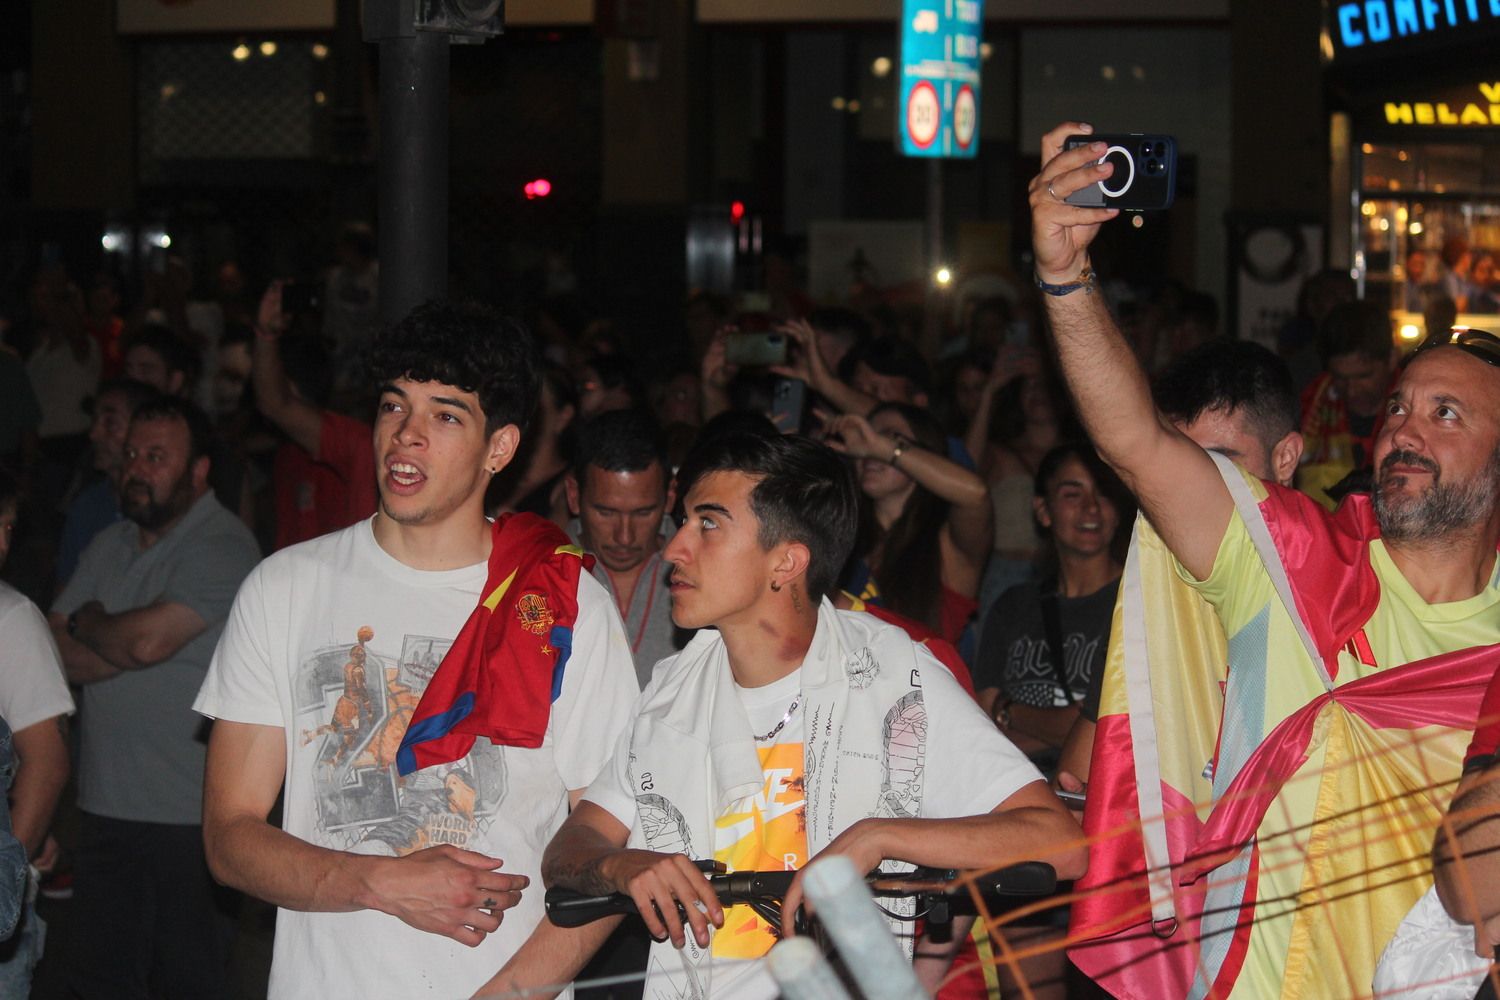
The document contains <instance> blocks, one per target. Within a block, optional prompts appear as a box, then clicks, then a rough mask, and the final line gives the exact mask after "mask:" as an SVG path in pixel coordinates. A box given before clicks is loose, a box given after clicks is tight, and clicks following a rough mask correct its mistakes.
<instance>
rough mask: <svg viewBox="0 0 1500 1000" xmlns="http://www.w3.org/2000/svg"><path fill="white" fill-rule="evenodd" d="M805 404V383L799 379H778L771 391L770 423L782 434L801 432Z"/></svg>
mask: <svg viewBox="0 0 1500 1000" xmlns="http://www.w3.org/2000/svg"><path fill="white" fill-rule="evenodd" d="M806 403H807V383H806V382H804V381H802V380H801V379H800V378H779V379H777V380H776V387H775V388H773V389H772V390H771V423H773V424H775V425H776V429H777V430H778V431H780V432H781V433H783V434H796V433H797V432H799V431H801V430H802V408H803V406H805V405H806Z"/></svg>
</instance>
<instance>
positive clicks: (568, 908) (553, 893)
mask: <svg viewBox="0 0 1500 1000" xmlns="http://www.w3.org/2000/svg"><path fill="white" fill-rule="evenodd" d="M545 900H546V902H545V906H546V908H547V919H548V920H550V921H552V923H553V924H554V925H556V926H558V927H582V926H583V925H584V924H590V923H593V922H594V921H595V920H601V919H603V918H604V917H612V916H615V915H617V914H629V913H634V912H635V900H633V899H631V898H630V897H629V896H627V895H625V894H624V893H622V892H616V893H611V894H610V895H608V896H586V895H584V894H583V893H581V892H574V891H573V890H572V889H548V890H547V895H546V897H545Z"/></svg>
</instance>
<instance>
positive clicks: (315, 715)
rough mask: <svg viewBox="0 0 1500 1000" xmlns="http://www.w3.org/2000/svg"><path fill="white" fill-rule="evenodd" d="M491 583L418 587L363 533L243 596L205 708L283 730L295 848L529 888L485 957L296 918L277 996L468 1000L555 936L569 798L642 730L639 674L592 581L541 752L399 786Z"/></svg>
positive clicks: (504, 753)
mask: <svg viewBox="0 0 1500 1000" xmlns="http://www.w3.org/2000/svg"><path fill="white" fill-rule="evenodd" d="M485 577H486V566H485V565H484V564H483V563H481V564H478V565H474V566H469V567H465V568H463V569H457V570H451V571H446V572H423V571H419V570H413V569H411V568H409V567H407V566H405V565H404V564H402V563H400V562H398V561H397V560H396V559H394V558H392V557H391V556H390V555H389V554H387V553H386V552H385V551H384V550H383V549H382V548H380V546H379V545H378V544H377V543H376V541H375V537H374V534H373V532H372V530H371V522H370V521H362V522H360V523H359V524H356V525H353V526H352V527H349V528H346V529H344V530H343V531H339V532H335V533H333V534H330V535H324V536H323V537H321V538H317V539H314V540H312V541H310V542H306V543H304V544H302V545H296V546H292V547H291V548H288V549H285V550H283V551H281V552H278V553H277V554H275V555H273V556H271V557H270V558H269V559H267V560H265V562H263V563H261V565H260V566H259V567H258V568H257V569H256V570H255V572H253V573H252V574H251V575H250V577H249V578H248V579H247V580H246V581H245V584H244V586H243V587H242V588H241V590H240V593H239V595H238V597H236V599H235V604H234V609H233V611H232V612H231V613H230V617H229V621H228V623H227V625H226V626H225V629H224V635H223V638H222V639H221V640H220V643H219V647H218V650H217V651H216V653H215V654H214V660H213V664H212V666H211V667H210V669H209V673H208V678H207V680H206V682H205V683H204V686H203V690H202V691H201V692H200V693H199V696H198V701H197V703H196V704H195V706H194V707H195V708H196V709H197V710H198V711H199V712H202V713H203V714H204V715H208V716H210V717H213V718H217V719H224V720H228V721H233V722H244V723H252V724H258V725H267V726H277V727H280V728H282V729H283V730H285V733H286V753H287V773H286V787H285V801H284V819H283V826H284V828H285V829H286V831H287V832H288V833H291V834H292V835H294V836H296V837H299V838H301V839H303V840H306V841H309V842H310V843H313V844H317V845H319V846H321V847H328V848H333V849H336V850H343V851H351V852H354V853H357V854H372V855H382V856H388V857H400V856H404V855H408V854H411V853H413V852H415V851H419V850H422V849H424V848H428V847H436V846H439V845H442V844H452V845H454V846H457V847H461V848H465V849H467V850H473V851H478V852H480V853H483V854H488V855H490V856H492V857H498V858H503V859H505V864H504V869H503V870H505V871H508V872H514V873H519V874H524V875H528V876H530V878H531V887H530V888H529V889H528V890H527V891H526V892H525V893H523V895H522V900H521V903H520V904H519V905H518V906H516V907H515V908H513V909H510V910H507V911H506V912H505V919H504V921H503V922H502V923H501V925H500V928H499V930H498V931H496V932H495V933H493V934H491V935H489V936H488V937H487V938H486V939H485V941H484V943H483V944H482V945H480V946H479V947H478V948H473V949H470V948H468V947H465V946H464V945H461V944H459V943H458V942H456V941H453V940H452V939H450V938H446V937H442V936H439V935H436V934H430V933H426V932H423V931H419V930H416V929H415V928H412V927H409V926H408V925H406V924H405V923H402V922H401V921H400V920H398V919H396V918H395V917H392V916H389V915H387V914H385V913H381V912H379V911H375V910H361V911H356V912H353V913H301V912H295V911H289V910H282V911H280V912H279V913H278V915H277V921H276V944H275V953H274V959H273V963H272V967H271V983H270V996H272V997H276V998H286V997H308V998H318V1000H325V998H328V997H335V996H351V997H362V998H367V1000H373V998H377V997H403V998H405V997H424V996H425V997H443V998H450V997H461V996H469V995H470V994H471V993H472V992H473V991H474V990H475V989H477V988H478V987H479V986H480V985H481V984H482V983H484V982H485V981H486V980H487V979H488V978H489V977H490V976H491V975H493V974H494V973H495V971H496V970H498V969H499V968H500V966H501V965H502V964H504V962H505V960H506V959H507V958H508V957H509V956H510V955H511V954H512V953H513V952H514V951H515V950H516V948H518V947H519V946H520V944H521V943H522V942H523V941H525V939H526V937H527V936H528V935H529V934H530V933H531V930H532V928H533V927H534V926H535V925H536V923H537V921H538V920H540V919H541V917H542V912H543V911H542V882H541V878H540V865H541V854H542V849H543V848H544V847H545V846H546V844H547V841H548V840H549V839H550V838H551V836H552V834H553V833H554V832H555V831H556V830H557V827H558V826H559V825H561V823H562V821H563V819H564V818H565V817H566V815H567V805H568V803H567V793H568V791H569V790H570V789H578V788H584V787H586V786H587V785H588V784H589V783H590V782H591V781H592V780H593V778H594V776H595V775H596V774H597V772H598V771H599V769H600V767H602V766H603V764H604V763H605V762H606V761H607V760H608V757H609V752H610V750H611V749H612V748H613V746H614V744H615V742H616V740H617V739H618V738H619V735H620V733H621V732H622V731H623V729H624V727H625V725H626V723H627V722H628V721H629V718H630V710H631V705H632V704H633V703H634V700H635V697H636V681H635V669H634V666H633V662H632V660H631V656H630V647H629V645H628V643H627V642H626V640H625V635H624V630H623V629H622V628H621V626H620V621H619V616H618V614H617V613H616V612H615V610H614V606H613V603H612V602H611V601H610V599H609V597H608V595H607V594H606V593H605V591H604V589H603V588H602V587H600V586H599V584H598V583H597V582H595V581H594V579H593V578H592V577H590V576H589V575H588V574H587V573H584V574H581V575H580V578H579V583H578V617H577V620H576V622H575V624H574V627H573V647H572V655H571V658H570V659H569V660H568V664H567V668H566V671H565V673H564V677H563V688H562V693H561V696H560V697H559V698H558V700H557V701H556V702H555V703H554V704H553V706H552V717H551V721H550V722H549V725H548V729H547V734H546V738H545V739H544V741H543V744H542V746H541V747H539V748H537V749H519V748H516V747H497V746H494V745H492V744H491V743H489V742H488V741H487V740H484V739H480V740H477V741H476V742H475V744H474V748H473V750H472V751H471V752H470V753H469V755H468V756H467V757H465V758H464V759H463V760H460V761H457V762H454V763H452V764H444V765H438V766H434V767H429V768H425V769H423V770H421V771H417V772H416V773H414V774H411V775H408V776H406V777H405V778H402V777H400V776H399V775H398V774H397V773H396V767H395V759H396V749H397V747H398V746H399V745H400V743H401V738H402V736H403V735H404V734H405V732H406V724H407V721H408V720H409V719H410V717H411V714H412V711H413V709H415V708H416V705H417V702H418V701H419V700H420V699H421V696H422V692H423V691H424V690H425V689H426V687H427V683H428V681H429V680H430V679H431V677H432V674H433V672H434V671H435V670H436V669H437V666H438V664H439V663H440V662H441V661H442V659H443V655H444V654H445V653H446V652H447V650H448V647H449V646H451V645H452V643H453V639H454V637H455V636H456V635H457V634H458V631H459V629H460V628H462V627H463V624H464V622H465V621H466V620H467V619H468V617H469V615H470V613H471V612H472V611H473V610H474V607H475V605H476V604H477V603H478V600H479V596H480V590H481V589H482V587H483V586H484V583H485ZM538 641H541V640H540V639H539V640H538Z"/></svg>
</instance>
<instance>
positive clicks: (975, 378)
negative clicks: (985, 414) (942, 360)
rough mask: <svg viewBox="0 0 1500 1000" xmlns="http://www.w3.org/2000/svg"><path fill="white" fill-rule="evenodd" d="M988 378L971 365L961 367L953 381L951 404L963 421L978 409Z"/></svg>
mask: <svg viewBox="0 0 1500 1000" xmlns="http://www.w3.org/2000/svg"><path fill="white" fill-rule="evenodd" d="M987 379H988V376H987V375H985V373H984V372H982V371H980V370H979V369H978V368H976V367H974V366H973V365H963V366H962V367H960V368H959V369H958V372H957V374H956V375H955V376H954V379H953V402H954V404H955V405H956V406H957V407H958V412H959V413H960V414H962V415H963V417H964V419H965V420H967V419H968V418H970V417H972V416H973V415H974V411H975V410H977V409H979V396H980V394H981V393H982V392H983V391H984V383H985V382H986V381H987Z"/></svg>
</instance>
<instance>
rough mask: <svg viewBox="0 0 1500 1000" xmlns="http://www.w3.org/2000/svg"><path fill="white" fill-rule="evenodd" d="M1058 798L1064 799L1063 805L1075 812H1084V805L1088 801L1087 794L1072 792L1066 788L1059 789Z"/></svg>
mask: <svg viewBox="0 0 1500 1000" xmlns="http://www.w3.org/2000/svg"><path fill="white" fill-rule="evenodd" d="M1057 797H1058V798H1060V799H1062V803H1063V805H1065V806H1067V807H1068V808H1069V809H1072V810H1074V811H1075V812H1083V806H1084V803H1085V802H1087V801H1088V793H1087V792H1070V791H1068V790H1067V789H1065V788H1059V789H1057Z"/></svg>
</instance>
